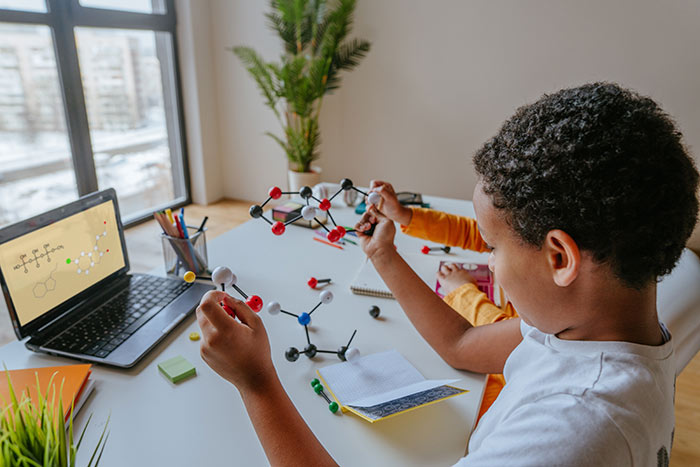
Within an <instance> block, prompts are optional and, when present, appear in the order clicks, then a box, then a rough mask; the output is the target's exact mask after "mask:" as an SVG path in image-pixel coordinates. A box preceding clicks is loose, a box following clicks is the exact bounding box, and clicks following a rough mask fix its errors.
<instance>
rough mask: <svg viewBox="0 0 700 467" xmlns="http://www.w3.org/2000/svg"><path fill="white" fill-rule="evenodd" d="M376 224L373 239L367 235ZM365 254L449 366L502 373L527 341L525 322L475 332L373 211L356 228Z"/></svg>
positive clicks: (509, 322)
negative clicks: (425, 278) (420, 272)
mask: <svg viewBox="0 0 700 467" xmlns="http://www.w3.org/2000/svg"><path fill="white" fill-rule="evenodd" d="M372 224H376V226H375V229H374V233H373V234H372V236H371V237H368V236H366V235H363V234H362V232H364V231H366V230H368V229H369V228H370V227H371V225H372ZM357 229H358V231H359V233H360V239H361V240H362V243H363V249H364V250H365V253H366V254H367V256H368V257H369V258H370V259H371V261H372V263H373V264H374V267H375V269H376V270H377V272H378V273H379V275H380V276H381V277H382V279H383V280H384V282H385V283H386V285H387V286H388V287H389V289H390V290H391V292H392V294H393V295H394V297H395V298H396V300H397V301H398V302H399V304H400V305H401V308H402V309H403V310H404V312H405V313H406V315H407V316H408V318H409V319H410V320H411V322H412V323H413V325H414V326H415V327H416V329H417V330H418V332H420V334H421V335H422V336H423V337H424V338H425V340H426V341H428V343H429V344H430V345H431V346H432V347H433V349H435V351H436V352H437V353H438V354H440V356H441V357H442V358H443V359H444V360H445V361H446V362H447V363H448V364H450V365H452V366H453V367H455V368H458V369H464V370H470V371H476V372H480V373H502V372H503V366H504V365H505V361H506V359H507V358H508V356H509V355H510V353H511V352H512V350H513V349H514V348H515V347H516V346H517V345H518V344H519V343H520V341H521V340H522V335H521V333H520V320H519V319H511V320H506V321H501V322H498V323H494V324H490V325H486V326H479V327H472V325H471V324H469V322H468V321H466V320H465V319H464V318H462V317H461V316H460V315H459V314H457V313H455V312H454V310H453V309H452V308H450V306H449V305H447V304H446V303H445V302H443V301H442V300H441V299H440V297H438V296H437V295H436V294H435V293H434V292H433V291H432V290H430V288H429V287H428V286H427V285H426V284H425V283H424V282H423V281H422V280H421V279H420V278H419V277H418V276H417V275H416V273H415V272H414V271H413V270H412V269H411V268H410V266H408V264H406V262H405V261H404V260H403V258H401V256H400V255H399V254H398V253H397V252H396V250H395V248H394V245H393V240H394V235H395V232H396V228H395V227H394V223H393V222H392V221H390V220H389V219H388V218H386V217H384V216H383V215H381V214H380V213H379V212H378V211H377V210H376V209H375V208H374V207H372V208H370V209H369V210H368V211H367V212H366V213H365V215H364V216H363V218H362V219H361V220H360V222H359V223H358V225H357Z"/></svg>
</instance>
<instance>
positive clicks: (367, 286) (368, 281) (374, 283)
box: [350, 260, 394, 298]
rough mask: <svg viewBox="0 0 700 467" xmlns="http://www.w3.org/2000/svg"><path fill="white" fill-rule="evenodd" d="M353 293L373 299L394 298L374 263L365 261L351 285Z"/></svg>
mask: <svg viewBox="0 0 700 467" xmlns="http://www.w3.org/2000/svg"><path fill="white" fill-rule="evenodd" d="M350 290H351V291H352V293H356V294H359V295H370V296H372V297H381V298H394V294H392V293H391V290H389V287H387V286H386V284H385V283H384V281H383V280H382V278H381V276H380V275H379V273H378V272H377V270H376V269H374V265H373V264H372V261H369V260H367V261H365V262H364V263H363V264H362V267H361V268H360V270H359V271H358V272H357V276H356V277H355V280H354V281H352V283H351V284H350Z"/></svg>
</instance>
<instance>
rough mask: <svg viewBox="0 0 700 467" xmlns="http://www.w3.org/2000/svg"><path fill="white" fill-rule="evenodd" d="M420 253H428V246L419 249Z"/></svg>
mask: <svg viewBox="0 0 700 467" xmlns="http://www.w3.org/2000/svg"><path fill="white" fill-rule="evenodd" d="M421 253H423V254H424V255H427V254H428V253H430V248H429V247H428V245H426V246H424V247H423V249H422V250H421Z"/></svg>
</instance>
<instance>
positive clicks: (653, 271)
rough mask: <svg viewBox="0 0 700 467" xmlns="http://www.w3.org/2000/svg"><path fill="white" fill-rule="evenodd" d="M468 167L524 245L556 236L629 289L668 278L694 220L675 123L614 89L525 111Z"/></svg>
mask: <svg viewBox="0 0 700 467" xmlns="http://www.w3.org/2000/svg"><path fill="white" fill-rule="evenodd" d="M474 164H475V166H476V171H477V173H478V174H479V177H480V180H481V182H482V186H483V189H484V192H485V193H486V194H488V195H489V196H490V197H491V200H492V202H493V203H494V206H495V207H496V208H498V209H500V210H502V211H503V212H504V213H505V215H506V220H507V222H508V224H509V225H510V226H511V227H512V228H513V229H514V230H515V232H516V233H517V234H518V235H519V236H520V237H521V238H522V240H523V241H524V242H526V243H528V244H531V245H534V246H536V247H538V248H539V247H541V246H542V244H543V242H544V239H545V237H546V235H547V232H549V231H550V230H552V229H561V230H563V231H565V232H566V233H568V234H569V235H571V237H572V238H573V239H574V240H575V241H576V243H577V245H578V246H579V248H580V249H582V250H585V251H588V252H590V253H591V254H592V255H593V257H594V258H595V259H596V260H597V261H599V262H601V263H605V264H608V265H609V266H610V267H611V268H612V270H613V271H614V273H615V274H616V275H617V276H618V277H619V278H620V279H621V280H622V281H623V283H625V284H626V285H628V286H629V287H633V288H641V287H643V286H645V285H647V284H649V283H650V282H651V281H653V280H656V279H657V278H658V277H660V276H662V275H664V274H667V273H669V272H670V271H671V269H672V268H673V266H674V265H675V264H676V261H678V258H679V257H680V255H681V252H682V250H683V247H684V245H685V243H686V241H687V240H688V237H689V236H690V234H691V233H692V231H693V228H694V226H695V222H696V219H697V215H698V199H697V194H696V193H697V189H698V172H697V169H696V167H695V164H694V163H693V160H692V159H691V157H690V156H689V154H688V152H687V151H686V149H685V147H684V145H683V142H682V136H681V134H680V132H679V131H678V130H677V129H676V127H675V125H674V122H673V121H672V119H671V118H670V117H669V116H668V115H667V114H666V113H665V112H664V111H663V110H661V108H659V106H658V105H657V104H656V103H655V102H654V101H652V100H651V99H650V98H648V97H644V96H640V95H639V94H637V93H635V92H632V91H629V90H627V89H623V88H621V87H620V86H618V85H616V84H612V83H593V84H586V85H583V86H580V87H576V88H571V89H564V90H561V91H559V92H557V93H554V94H550V95H544V96H543V97H542V98H541V99H539V100H538V101H537V102H535V103H534V104H531V105H526V106H523V107H521V108H520V109H518V110H517V111H516V112H515V115H513V117H511V118H510V119H509V120H507V121H506V122H505V123H504V124H503V127H502V128H501V129H500V131H499V132H498V134H496V136H494V137H493V138H491V139H490V140H489V141H488V142H486V144H485V145H484V146H483V147H482V148H481V149H480V150H479V151H478V152H477V153H476V155H475V156H474Z"/></svg>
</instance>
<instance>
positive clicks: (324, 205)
mask: <svg viewBox="0 0 700 467" xmlns="http://www.w3.org/2000/svg"><path fill="white" fill-rule="evenodd" d="M347 190H355V191H357V192H358V193H360V194H362V195H364V196H366V197H367V201H368V202H369V203H370V204H374V205H376V204H379V202H380V201H381V199H382V197H381V195H380V194H379V193H375V192H372V193H369V194H368V193H365V192H364V191H362V190H360V189H359V188H357V187H356V186H354V185H353V184H352V180H350V179H347V178H344V179H342V180H341V181H340V189H339V190H338V191H337V192H336V193H335V194H334V195H333V196H331V197H330V198H323V199H318V198H316V197H315V196H314V195H313V191H312V190H311V187H308V186H303V187H301V189H300V190H299V191H282V190H281V189H280V188H279V187H276V186H273V187H272V188H270V190H269V191H268V198H267V200H265V202H264V203H263V204H254V205H252V206H251V207H250V210H249V211H248V212H249V214H250V217H252V218H254V219H262V220H264V221H265V222H267V223H268V224H269V225H270V226H271V227H272V233H273V234H275V235H282V234H283V233H284V231H285V229H286V227H287V225H289V224H291V223H292V222H296V221H298V220H299V219H301V218H304V220H307V221H311V220H315V221H316V222H317V223H318V225H320V226H321V227H323V229H324V230H325V231H326V238H327V239H328V241H329V242H331V243H335V242H337V241H338V240H340V239H341V238H343V237H344V236H345V234H346V233H347V231H346V230H345V228H343V226H341V225H338V224H336V222H335V219H333V216H332V215H331V211H330V210H331V201H333V199H334V198H335V197H336V196H338V194H340V193H341V192H343V191H347ZM282 195H299V196H301V197H302V199H304V200H305V201H306V206H304V208H303V209H302V210H301V214H300V215H299V216H297V217H295V218H294V219H290V220H288V221H287V222H280V221H276V222H272V221H271V220H269V219H268V218H267V217H265V215H264V214H263V208H264V207H265V205H266V204H267V203H269V202H270V200H273V199H279V198H280V196H282ZM310 199H313V200H314V201H316V202H317V203H318V206H311V204H310V201H309V200H310ZM318 211H325V212H326V213H327V214H328V218H329V219H330V220H331V222H332V223H333V229H332V230H329V229H328V227H326V226H325V225H323V223H322V222H321V221H319V220H318V219H317V218H316V214H317V213H318Z"/></svg>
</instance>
